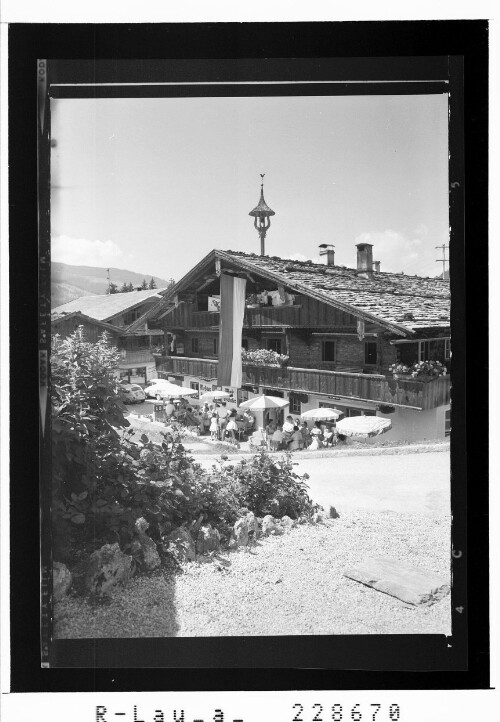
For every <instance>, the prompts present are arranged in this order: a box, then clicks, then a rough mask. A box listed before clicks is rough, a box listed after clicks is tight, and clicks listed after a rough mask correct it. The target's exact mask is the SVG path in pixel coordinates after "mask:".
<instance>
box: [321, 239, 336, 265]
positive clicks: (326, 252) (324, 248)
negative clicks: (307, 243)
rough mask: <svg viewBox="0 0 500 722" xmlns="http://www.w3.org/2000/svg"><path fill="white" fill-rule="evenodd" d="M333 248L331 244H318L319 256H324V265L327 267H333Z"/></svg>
mask: <svg viewBox="0 0 500 722" xmlns="http://www.w3.org/2000/svg"><path fill="white" fill-rule="evenodd" d="M334 248H335V246H334V245H333V244H332V243H320V244H319V255H320V257H321V256H325V263H326V265H327V266H334V265H335V251H334Z"/></svg>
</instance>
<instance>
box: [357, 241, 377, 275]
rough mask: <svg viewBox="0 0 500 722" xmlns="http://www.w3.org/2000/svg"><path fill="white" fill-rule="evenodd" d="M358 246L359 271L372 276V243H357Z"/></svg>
mask: <svg viewBox="0 0 500 722" xmlns="http://www.w3.org/2000/svg"><path fill="white" fill-rule="evenodd" d="M356 248H357V249H358V256H357V261H358V263H357V269H358V272H359V273H364V274H366V275H367V276H368V277H370V276H371V275H372V273H373V255H372V248H373V245H372V244H371V243H357V244H356Z"/></svg>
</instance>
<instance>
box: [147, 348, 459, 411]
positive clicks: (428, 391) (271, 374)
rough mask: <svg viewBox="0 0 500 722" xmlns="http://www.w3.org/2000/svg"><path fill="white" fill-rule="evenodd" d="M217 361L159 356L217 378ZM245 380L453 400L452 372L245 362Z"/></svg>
mask: <svg viewBox="0 0 500 722" xmlns="http://www.w3.org/2000/svg"><path fill="white" fill-rule="evenodd" d="M217 363H218V362H217V360H216V359H198V358H185V357H180V356H170V357H168V358H162V359H161V360H160V359H158V360H157V368H158V370H159V371H165V372H167V373H172V374H178V375H184V376H200V377H202V378H216V377H217ZM243 384H244V385H249V386H264V387H266V388H275V389H276V390H284V391H300V392H303V393H315V394H322V395H326V396H338V397H339V398H353V399H357V400H362V401H373V402H378V403H384V404H389V405H390V404H396V405H398V406H407V407H412V408H418V409H434V408H436V407H437V406H441V405H443V404H447V403H449V401H450V377H449V376H437V377H436V378H435V379H432V380H431V381H422V380H418V379H393V378H392V375H391V376H390V377H387V376H383V375H382V374H363V373H352V372H345V371H327V370H323V369H304V368H295V367H293V366H289V367H287V368H279V367H272V366H252V365H251V364H244V365H243Z"/></svg>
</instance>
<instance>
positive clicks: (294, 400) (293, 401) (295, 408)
mask: <svg viewBox="0 0 500 722" xmlns="http://www.w3.org/2000/svg"><path fill="white" fill-rule="evenodd" d="M288 400H289V401H290V413H291V414H298V415H299V416H300V414H301V413H302V404H301V402H300V398H299V397H298V396H289V397H288Z"/></svg>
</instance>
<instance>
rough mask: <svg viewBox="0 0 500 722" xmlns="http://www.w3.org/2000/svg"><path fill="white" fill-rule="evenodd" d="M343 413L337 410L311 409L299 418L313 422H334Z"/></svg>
mask: <svg viewBox="0 0 500 722" xmlns="http://www.w3.org/2000/svg"><path fill="white" fill-rule="evenodd" d="M343 413H344V412H343V411H339V409H329V408H325V409H311V410H310V411H304V413H303V414H301V415H300V416H301V418H302V419H305V420H306V421H307V419H311V420H314V421H336V420H337V419H338V418H339V416H342V414H343Z"/></svg>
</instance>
